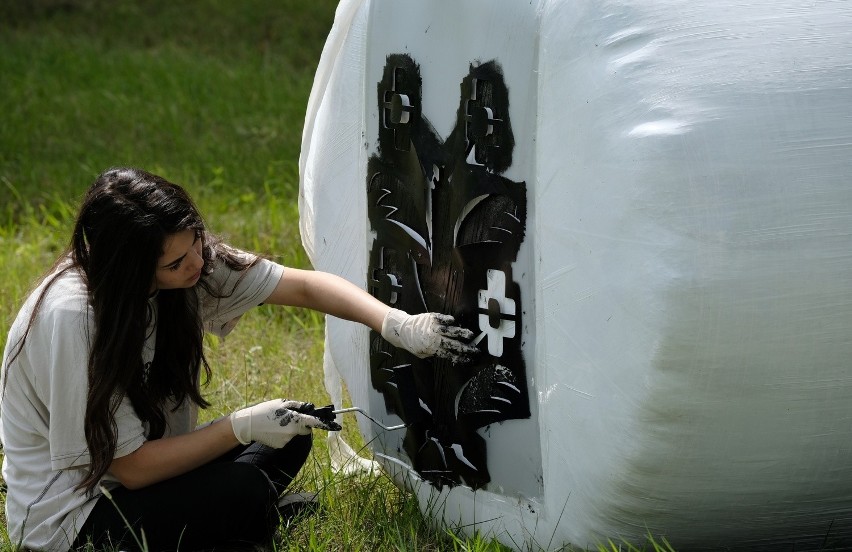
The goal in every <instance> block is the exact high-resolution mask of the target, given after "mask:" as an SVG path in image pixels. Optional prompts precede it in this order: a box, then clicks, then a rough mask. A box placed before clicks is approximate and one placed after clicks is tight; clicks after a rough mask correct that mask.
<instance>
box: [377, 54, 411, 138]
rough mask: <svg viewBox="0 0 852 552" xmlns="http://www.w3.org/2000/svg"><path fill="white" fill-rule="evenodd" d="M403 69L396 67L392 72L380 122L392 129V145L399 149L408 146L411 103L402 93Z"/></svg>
mask: <svg viewBox="0 0 852 552" xmlns="http://www.w3.org/2000/svg"><path fill="white" fill-rule="evenodd" d="M404 84H405V71H404V70H403V69H402V68H399V67H398V68H396V69H395V70H394V72H393V84H392V86H391V88H390V90H385V92H384V95H383V109H382V124H383V125H384V127H385V128H390V129H393V135H394V140H393V142H394V147H395V148H396V149H398V150H399V151H408V150H409V148H410V144H411V142H410V137H411V132H410V127H409V126H408V123H409V121H410V119H411V112H412V109H413V107H412V105H411V99H410V98H409V95H408V94H405V93H403V92H404V91H403V90H402V87H403V86H404Z"/></svg>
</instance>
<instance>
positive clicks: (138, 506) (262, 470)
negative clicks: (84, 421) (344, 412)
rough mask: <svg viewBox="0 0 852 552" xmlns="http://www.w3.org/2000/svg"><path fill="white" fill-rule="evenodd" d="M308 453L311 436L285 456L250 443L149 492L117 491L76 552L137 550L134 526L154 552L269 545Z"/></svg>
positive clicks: (102, 501) (91, 520) (102, 502)
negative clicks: (281, 500) (84, 549)
mask: <svg viewBox="0 0 852 552" xmlns="http://www.w3.org/2000/svg"><path fill="white" fill-rule="evenodd" d="M310 450H311V436H310V435H303V436H298V437H295V438H294V439H293V440H291V441H290V442H289V443H287V445H286V446H285V447H284V448H281V449H273V448H270V447H267V446H264V445H260V444H258V443H252V444H251V445H247V446H243V447H238V448H236V449H235V450H233V451H231V452H229V453H228V454H225V455H224V456H222V457H220V458H218V459H216V460H214V461H213V462H210V463H209V464H206V465H204V466H201V467H199V468H196V469H194V470H192V471H190V472H188V473H185V474H183V475H179V476H177V477H173V478H172V479H168V480H166V481H161V482H160V483H156V484H154V485H150V486H148V487H145V488H143V489H139V490H135V491H131V490H129V489H126V488H124V487H119V488H117V489H115V490H113V491H111V492H110V494H111V496H112V500H110V499H108V498H107V497H106V496H101V497H100V498H98V500H97V503H96V504H95V508H94V510H92V513H91V514H90V515H89V517H88V519H87V520H86V523H85V524H84V525H83V528H82V530H81V531H80V534H79V535H78V536H77V539H76V540H75V541H74V548H77V547H80V546H83V545H85V544H86V543H88V542H92V543H94V545H95V549H96V550H100V549H102V548H107V549H110V550H112V549H114V550H118V549H119V547H120V548H121V550H128V549H130V550H138V549H139V547H138V545H137V543H136V540H135V539H134V538H133V535H132V534H131V532H130V530H129V528H128V526H127V524H128V523H130V526H131V528H132V530H133V532H134V533H135V534H136V536H137V537H139V540H140V541H141V531H140V530H144V533H145V539H146V541H147V543H148V550H149V551H150V552H159V551H172V550H180V551H181V552H183V551H187V552H189V551H210V550H222V551H226V550H227V551H234V550H252V549H254V548H255V547H256V546H268V545H269V544H270V543H271V541H272V537H273V535H274V532H275V528H276V527H277V526H278V522H279V518H278V512H277V510H276V508H275V506H276V505H277V503H278V497H279V495H280V494H281V493H282V492H283V491H284V489H286V488H287V486H288V485H289V484H290V482H291V481H292V480H293V478H294V477H295V476H296V474H297V473H298V472H299V470H300V469H301V467H302V466H303V465H304V463H305V461H306V460H307V458H308V454H309V453H310ZM119 510H120V512H121V514H119ZM122 515H123V516H124V518H126V520H127V521H126V522H125V520H124V519H122Z"/></svg>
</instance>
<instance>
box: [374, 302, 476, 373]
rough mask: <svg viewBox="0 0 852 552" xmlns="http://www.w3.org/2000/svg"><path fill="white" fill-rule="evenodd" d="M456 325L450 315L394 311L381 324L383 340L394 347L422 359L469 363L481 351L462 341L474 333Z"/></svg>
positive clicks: (389, 312) (471, 336)
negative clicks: (432, 358)
mask: <svg viewBox="0 0 852 552" xmlns="http://www.w3.org/2000/svg"><path fill="white" fill-rule="evenodd" d="M453 322H454V320H453V317H452V316H449V315H447V314H438V313H435V312H425V313H423V314H408V313H406V312H404V311H401V310H399V309H391V310H389V311H388V313H387V314H386V315H385V319H384V321H383V322H382V337H383V338H385V339H386V340H387V341H388V343H390V344H391V345H393V346H394V347H399V348H401V349H405V350H407V351H409V352H410V353H412V354H414V355H416V356H418V357H420V358H425V357H428V356H433V355H436V356H439V357H441V358H446V359H449V360H452V361H453V362H465V361H468V360H470V358H471V357H472V356H474V355H476V354H477V353H478V352H479V350H478V349H477V348H476V347H474V346H472V345H468V344H466V343H463V342H462V341H460V340H461V339H467V340H470V339H472V338H473V332H472V331H470V330H468V329H466V328H461V327H459V326H452V325H451V324H452V323H453Z"/></svg>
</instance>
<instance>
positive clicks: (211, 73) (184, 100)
mask: <svg viewBox="0 0 852 552" xmlns="http://www.w3.org/2000/svg"><path fill="white" fill-rule="evenodd" d="M335 7H336V3H335V2H334V1H333V0H242V1H240V2H232V1H230V0H199V1H197V2H172V1H171V0H146V1H144V2H143V1H141V0H140V1H131V0H4V2H2V3H0V84H2V86H0V270H2V274H3V276H4V277H3V278H2V279H0V322H2V323H0V342H5V339H6V335H7V331H8V326H9V323H10V322H11V320H12V318H13V317H14V316H15V314H16V312H17V309H18V307H19V306H20V304H21V302H22V301H23V299H24V297H25V296H26V294H27V291H28V290H29V289H30V287H31V286H32V284H33V282H34V281H35V280H36V279H37V278H38V277H39V275H40V274H41V273H42V272H43V271H44V270H45V269H46V268H47V267H49V266H50V264H51V263H52V261H53V260H54V259H55V258H56V256H57V255H58V254H59V253H60V251H61V250H62V249H63V248H64V246H65V244H66V242H67V241H68V237H69V228H70V226H71V224H72V222H73V217H74V213H75V211H76V206H77V202H78V201H79V198H80V196H81V194H82V193H83V192H84V190H85V189H86V188H87V187H88V185H89V184H90V183H91V182H92V181H93V179H94V177H95V176H96V175H97V174H98V173H99V172H101V171H102V170H104V169H106V168H107V167H110V166H116V165H133V166H139V167H142V168H145V169H148V170H150V171H153V172H155V173H158V174H161V175H163V176H165V177H166V178H168V179H170V180H172V181H175V182H177V183H180V184H182V185H183V186H184V187H186V188H187V189H188V190H189V192H190V193H191V194H192V195H193V197H194V198H195V199H196V201H197V203H198V204H199V207H200V209H201V211H202V212H203V213H204V214H205V215H206V218H207V222H208V225H209V226H210V227H211V228H212V229H213V230H214V231H216V232H218V233H220V234H222V235H223V236H225V237H226V239H228V240H229V241H230V242H231V243H232V244H234V245H236V246H238V247H242V248H246V249H250V250H255V251H259V252H263V253H265V254H267V255H269V256H271V257H272V258H274V259H275V260H277V261H279V262H281V263H283V264H285V265H290V266H297V267H308V266H309V262H308V260H307V258H306V255H305V253H304V251H303V250H302V249H301V246H300V240H299V235H298V224H297V220H298V210H297V203H296V200H297V194H298V173H297V159H298V153H299V144H300V137H301V129H302V123H303V117H304V110H305V105H306V103H307V97H308V93H309V91H310V85H311V82H312V80H313V74H314V70H315V67H316V63H317V61H318V60H319V54H320V51H321V48H322V44H323V41H324V39H325V36H326V34H327V32H328V29H329V28H330V26H331V23H332V19H333V14H334V9H335ZM322 323H323V320H322V318H321V317H319V316H318V315H316V314H315V313H311V312H306V311H299V310H296V309H286V308H271V307H261V308H259V309H255V310H254V311H252V312H250V313H249V314H248V315H246V316H245V317H244V320H243V321H242V322H241V324H240V326H239V327H238V329H237V330H236V331H235V332H234V333H233V334H231V335H230V336H229V337H228V338H227V340H224V341H223V340H220V339H216V338H212V337H210V338H208V339H207V340H206V350H207V354H208V359H209V360H210V362H211V365H212V366H213V368H214V374H215V375H214V378H213V380H212V381H211V382H210V383H209V384H208V386H207V387H206V394H207V397H208V399H209V400H210V401H211V402H212V403H213V406H212V407H211V408H210V409H208V410H207V411H206V412H205V413H204V414H203V420H204V419H211V418H213V417H216V416H218V415H220V414H224V413H227V412H230V411H232V410H233V409H235V408H238V407H240V406H242V405H244V404H246V403H250V402H252V401H257V400H259V399H262V398H271V397H278V396H281V397H290V398H298V399H305V400H313V401H315V402H317V403H322V402H323V401H324V400H326V399H327V397H326V394H325V390H324V389H323V384H322V381H323V378H322V365H321V363H322V335H323V327H322ZM345 422H346V421H344V425H345V429H344V436H345V438H346V439H347V440H348V441H349V442H350V443H353V444H354V445H355V446H363V443H362V441H361V437H360V435H359V434H358V433H357V431H356V429H355V426H354V424H351V423H349V424H346V423H345ZM350 422H351V420H350ZM315 443H316V446H315V450H314V453H313V454H312V457H311V461H310V462H309V465H308V466H307V468H306V469H305V470H304V471H303V472H302V473H301V474H300V476H299V478H298V479H297V481H296V482H295V486H296V487H298V488H305V489H310V490H316V491H319V492H320V493H321V497H322V503H323V504H324V508H323V509H322V511H321V512H319V513H318V514H316V515H314V516H311V517H306V518H304V519H299V520H297V522H296V523H293V524H291V525H289V526H287V527H282V531H281V537H280V542H279V548H280V549H281V550H319V551H335V550H347V551H348V550H502V549H503V547H501V546H500V545H499V544H497V543H496V542H494V541H493V540H491V539H489V538H488V537H487V536H484V537H483V536H477V537H473V538H470V539H468V538H462V537H459V536H457V535H456V534H455V532H453V531H451V530H448V529H447V528H442V527H435V526H434V525H432V524H430V523H429V521H428V520H427V518H425V517H424V516H423V515H422V514H421V513H420V510H419V508H418V505H417V502H416V499H414V497H412V496H411V495H409V494H407V493H405V492H403V491H401V490H399V489H398V488H397V487H396V486H394V485H393V484H392V482H391V481H390V480H389V479H388V478H386V477H384V476H365V477H358V478H353V477H343V476H340V475H338V474H335V473H333V472H332V471H331V470H330V469H329V462H328V458H327V451H326V449H325V445H324V441H323V440H322V439H321V438H317V439H315ZM365 454H366V453H365ZM2 526H3V529H2V530H0V551H6V550H10V549H12V546H11V544H10V543H9V542H8V537H7V536H6V534H5V523H3V524H2ZM602 550H603V548H602Z"/></svg>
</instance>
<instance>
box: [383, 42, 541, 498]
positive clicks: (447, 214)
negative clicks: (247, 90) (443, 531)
mask: <svg viewBox="0 0 852 552" xmlns="http://www.w3.org/2000/svg"><path fill="white" fill-rule="evenodd" d="M421 84H422V83H421V77H420V72H419V68H418V66H417V65H416V64H415V62H414V60H412V59H411V57H409V56H407V55H393V56H389V57H388V59H387V64H386V66H385V71H384V76H383V78H382V80H381V81H380V82H379V83H378V86H377V99H378V110H379V114H380V116H379V123H378V124H379V145H378V153H377V154H376V155H374V156H373V157H371V158H370V161H369V164H368V170H367V195H368V206H369V212H368V217H369V220H370V226H371V229H372V231H373V232H374V235H375V239H374V241H373V243H372V249H371V251H370V266H369V273H368V281H369V288H370V291H371V293H373V294H374V295H375V296H376V297H378V298H379V299H381V300H383V301H385V302H387V303H389V304H392V305H394V306H395V307H397V308H400V309H403V310H405V311H407V312H409V313H412V314H413V313H420V312H430V311H433V312H442V313H446V314H451V315H453V316H454V317H455V319H456V322H457V323H458V324H460V325H462V326H464V327H466V328H469V329H471V330H473V331H474V332H476V333H478V334H479V336H478V337H477V340H476V343H477V344H478V347H479V349H480V350H481V351H482V354H481V355H480V357H479V358H477V359H476V360H475V361H473V362H471V363H469V364H468V365H463V366H462V365H452V364H451V363H449V362H448V361H445V360H442V359H436V358H431V359H418V358H417V357H414V356H413V355H410V354H409V353H407V352H406V351H402V350H397V349H395V348H394V347H392V346H391V345H389V344H388V343H387V342H385V341H384V340H383V339H382V338H381V336H379V335H378V334H377V333H375V332H374V333H373V334H372V345H371V358H370V366H371V380H372V385H373V387H374V388H375V389H377V390H378V391H379V392H381V393H382V395H383V397H384V400H385V406H386V407H387V409H388V411H389V412H393V413H395V414H397V415H398V416H400V417H401V418H402V419H403V420H404V422H405V423H406V424H407V426H408V427H407V429H406V431H407V433H406V435H405V438H404V441H403V446H404V449H405V453H406V454H407V456H408V457H409V458H410V460H411V462H412V465H413V467H414V468H415V469H416V470H417V472H418V473H419V474H420V475H421V477H423V478H424V479H425V480H427V481H429V482H431V483H432V484H434V485H436V486H438V487H440V486H442V485H455V484H459V483H464V484H466V485H469V486H471V487H474V488H478V487H481V486H482V485H484V484H486V483H488V482H489V481H490V476H489V474H488V468H487V454H486V446H485V441H484V440H483V439H482V437H481V436H480V435H479V434H478V433H477V429H479V428H482V427H485V426H487V425H489V424H492V423H495V422H500V421H503V420H508V419H518V418H528V417H529V415H530V410H529V399H528V393H527V387H526V374H525V365H524V359H523V355H522V352H521V339H520V335H521V331H520V329H521V327H522V326H521V324H522V315H523V309H522V302H521V297H520V287H519V286H518V284H517V283H516V282H515V281H514V280H513V274H512V264H513V262H514V261H515V259H516V257H517V254H518V250H519V249H520V245H521V242H522V241H523V239H524V232H525V224H526V185H525V183H523V182H513V181H511V180H509V179H507V178H505V177H503V176H501V173H503V172H504V171H505V170H506V169H507V168H508V167H509V166H511V163H512V150H513V148H514V136H513V134H512V129H511V124H510V120H509V112H508V107H509V102H508V90H507V89H506V86H505V83H504V82H503V77H502V73H501V71H500V68H499V66H498V65H497V64H496V63H494V62H489V63H485V64H481V65H477V66H471V67H470V71H469V73H468V75H467V76H466V77H464V78H463V79H462V81H461V85H460V90H461V97H460V101H459V106H458V110H457V113H456V125H455V128H454V129H453V131H452V132H451V133H450V135H449V136H448V137H447V138H446V139H445V140H441V139H440V138H439V137H438V136H437V133H436V132H435V130H434V129H433V128H432V126H431V125H430V124H429V121H428V120H427V119H426V117H424V115H423V113H421V111H420V106H421V105H422V103H421V89H422V87H421ZM388 452H389V453H394V452H396V451H388Z"/></svg>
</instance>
